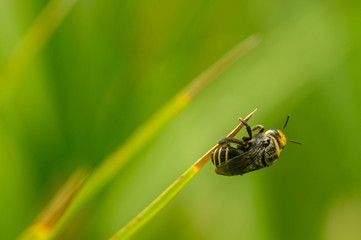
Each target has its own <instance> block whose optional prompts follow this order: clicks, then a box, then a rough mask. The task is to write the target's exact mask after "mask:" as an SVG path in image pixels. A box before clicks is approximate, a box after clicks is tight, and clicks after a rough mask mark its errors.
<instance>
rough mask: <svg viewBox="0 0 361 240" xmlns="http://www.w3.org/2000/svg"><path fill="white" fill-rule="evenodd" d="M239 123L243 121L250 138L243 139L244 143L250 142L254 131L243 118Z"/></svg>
mask: <svg viewBox="0 0 361 240" xmlns="http://www.w3.org/2000/svg"><path fill="white" fill-rule="evenodd" d="M239 121H241V122H242V123H243V125H244V126H246V129H247V133H248V135H249V137H243V138H242V139H243V141H245V142H248V141H249V140H251V139H252V129H251V127H250V126H249V125H248V123H246V121H244V120H243V119H242V118H239Z"/></svg>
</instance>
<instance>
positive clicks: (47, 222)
mask: <svg viewBox="0 0 361 240" xmlns="http://www.w3.org/2000/svg"><path fill="white" fill-rule="evenodd" d="M86 175H87V173H86V171H84V170H79V171H77V172H75V173H74V174H73V175H72V176H71V177H70V178H69V180H68V181H67V182H66V183H65V185H64V186H63V187H62V188H61V189H60V190H59V192H58V193H57V194H56V196H55V197H54V199H53V200H52V201H51V202H50V203H49V205H48V206H47V207H46V208H45V209H44V211H43V212H42V213H40V215H39V217H38V218H37V220H36V221H35V223H34V224H32V225H31V226H30V227H29V228H28V229H26V230H25V231H24V233H23V234H22V235H21V236H20V237H19V238H18V239H23V240H29V239H47V237H48V236H49V232H50V230H51V229H52V228H53V226H54V225H55V224H56V223H57V222H58V221H59V218H61V216H62V215H63V214H64V211H65V210H66V209H67V207H68V206H69V204H70V203H71V202H72V200H73V199H74V197H75V196H76V195H77V193H78V192H79V190H80V189H81V187H82V185H83V184H84V181H85V179H86Z"/></svg>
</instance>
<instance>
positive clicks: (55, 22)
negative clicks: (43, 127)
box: [0, 0, 77, 105]
mask: <svg viewBox="0 0 361 240" xmlns="http://www.w3.org/2000/svg"><path fill="white" fill-rule="evenodd" d="M76 2H77V0H50V1H49V2H48V4H47V5H46V6H45V7H44V9H43V10H42V12H41V13H40V14H39V15H38V16H37V18H36V19H35V21H34V22H33V24H32V25H31V26H30V28H29V29H28V31H27V32H26V33H25V35H24V36H23V38H22V39H21V40H20V42H19V43H18V44H17V46H16V47H15V50H14V52H13V53H12V54H11V56H10V57H9V59H8V60H7V61H6V62H5V63H4V66H3V67H2V69H1V70H2V75H1V77H0V79H1V82H0V84H1V85H0V91H1V92H0V96H1V98H0V105H1V104H3V102H4V101H6V100H8V99H9V97H11V95H12V93H13V91H14V89H15V88H16V85H17V83H18V81H19V79H20V77H21V75H22V74H23V72H24V70H25V69H26V67H27V66H28V65H29V63H30V62H31V60H32V59H33V58H34V56H35V55H36V54H37V53H38V52H39V51H40V50H41V49H42V48H43V47H44V46H45V45H46V43H47V41H48V40H49V38H50V37H51V35H52V34H53V32H54V31H55V30H56V29H57V27H58V26H59V25H60V23H61V22H62V21H63V20H64V18H65V17H66V16H67V14H68V13H69V12H70V10H71V9H72V7H73V6H74V4H75V3H76Z"/></svg>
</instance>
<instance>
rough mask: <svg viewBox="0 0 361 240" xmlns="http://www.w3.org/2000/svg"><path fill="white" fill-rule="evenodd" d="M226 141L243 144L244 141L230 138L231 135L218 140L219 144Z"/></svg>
mask: <svg viewBox="0 0 361 240" xmlns="http://www.w3.org/2000/svg"><path fill="white" fill-rule="evenodd" d="M226 143H228V144H229V143H237V144H242V143H243V142H242V141H241V140H238V139H237V138H230V137H225V138H221V139H219V140H218V144H219V145H223V144H226Z"/></svg>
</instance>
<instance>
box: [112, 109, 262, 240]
mask: <svg viewBox="0 0 361 240" xmlns="http://www.w3.org/2000/svg"><path fill="white" fill-rule="evenodd" d="M256 111H257V109H255V110H254V111H253V112H251V113H250V114H249V115H248V116H247V117H246V118H245V119H244V120H245V121H246V122H247V121H248V120H249V119H250V118H251V117H252V116H253V114H254V113H255V112H256ZM242 127H243V123H242V122H240V123H239V124H238V126H237V127H236V128H235V129H233V131H232V132H231V133H229V134H228V135H227V137H234V136H235V135H236V134H237V133H238V132H239V131H240V130H241V128H242ZM219 147H221V145H219V144H216V145H215V146H214V147H213V148H211V149H210V150H209V151H208V152H207V153H206V154H204V155H203V156H202V157H201V158H200V159H199V160H198V161H197V162H196V163H194V164H193V165H192V166H191V167H190V168H189V169H188V170H187V171H186V172H185V173H183V174H182V175H181V176H180V177H179V178H178V179H177V180H176V181H175V182H173V183H172V184H171V185H170V186H169V187H168V188H167V189H166V190H165V191H164V192H163V193H162V194H160V195H159V196H158V197H157V198H156V199H155V200H154V201H153V202H152V203H151V204H150V205H149V206H148V207H146V208H145V209H144V210H143V211H142V212H141V213H139V214H138V215H137V216H136V217H135V218H134V219H133V220H131V221H130V222H129V223H128V224H127V225H126V226H124V227H123V228H122V229H121V230H120V231H119V232H117V233H116V234H114V235H113V236H112V237H111V238H110V240H121V239H127V238H129V237H130V236H131V235H133V234H134V233H135V232H136V231H137V230H138V229H140V228H141V227H142V226H143V225H144V224H145V223H146V222H148V221H149V220H150V219H151V218H152V217H153V216H154V215H156V214H157V213H158V212H159V211H160V210H161V209H162V208H163V207H164V206H166V205H167V204H168V203H169V202H170V201H171V200H172V199H173V198H174V197H175V196H176V195H177V193H179V192H180V190H182V189H183V187H184V186H185V185H186V184H187V183H188V182H189V181H190V180H191V179H192V178H193V176H194V175H196V174H197V172H198V171H199V170H200V169H201V168H202V167H203V166H204V164H205V163H206V162H207V161H208V160H209V158H210V156H211V154H212V152H213V151H214V150H216V149H217V148H219Z"/></svg>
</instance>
